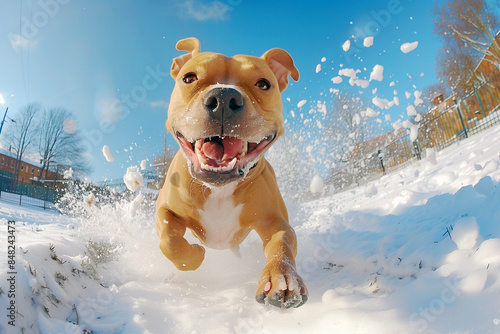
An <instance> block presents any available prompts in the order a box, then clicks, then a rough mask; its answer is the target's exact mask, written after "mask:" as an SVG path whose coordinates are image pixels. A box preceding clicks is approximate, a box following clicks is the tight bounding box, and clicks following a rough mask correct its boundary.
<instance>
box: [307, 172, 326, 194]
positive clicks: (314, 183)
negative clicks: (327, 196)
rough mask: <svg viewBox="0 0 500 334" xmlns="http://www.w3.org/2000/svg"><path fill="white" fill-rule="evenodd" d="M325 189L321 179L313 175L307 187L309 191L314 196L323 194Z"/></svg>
mask: <svg viewBox="0 0 500 334" xmlns="http://www.w3.org/2000/svg"><path fill="white" fill-rule="evenodd" d="M324 188H325V183H324V182H323V179H322V178H321V177H320V176H319V175H314V177H313V179H312V180H311V185H310V186H309V190H311V192H312V193H313V194H315V195H321V194H322V193H323V189H324Z"/></svg>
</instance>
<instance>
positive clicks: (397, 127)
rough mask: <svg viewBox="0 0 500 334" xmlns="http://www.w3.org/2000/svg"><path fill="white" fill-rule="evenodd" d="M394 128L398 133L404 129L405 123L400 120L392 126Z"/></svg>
mask: <svg viewBox="0 0 500 334" xmlns="http://www.w3.org/2000/svg"><path fill="white" fill-rule="evenodd" d="M392 127H393V128H394V130H396V131H397V130H399V129H401V128H402V127H403V123H401V120H399V119H398V120H397V121H396V122H394V124H392Z"/></svg>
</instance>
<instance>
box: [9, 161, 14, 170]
mask: <svg viewBox="0 0 500 334" xmlns="http://www.w3.org/2000/svg"><path fill="white" fill-rule="evenodd" d="M10 167H12V168H14V160H11V161H10Z"/></svg>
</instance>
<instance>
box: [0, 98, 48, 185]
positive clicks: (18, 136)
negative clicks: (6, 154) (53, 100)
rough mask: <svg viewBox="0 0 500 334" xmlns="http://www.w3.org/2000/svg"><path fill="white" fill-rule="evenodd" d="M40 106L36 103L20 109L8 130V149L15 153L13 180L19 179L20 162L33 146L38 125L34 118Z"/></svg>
mask: <svg viewBox="0 0 500 334" xmlns="http://www.w3.org/2000/svg"><path fill="white" fill-rule="evenodd" d="M41 109H42V106H41V105H40V104H38V103H31V104H28V105H27V106H26V107H24V108H22V109H21V110H20V111H19V113H18V114H17V115H16V116H15V117H14V122H15V123H14V126H12V128H10V129H11V130H10V131H9V135H8V141H9V145H10V147H11V148H12V149H13V150H14V152H15V153H16V165H15V169H14V179H15V180H18V178H19V168H20V165H21V160H22V159H23V156H24V155H25V153H27V152H29V149H30V148H31V146H32V145H33V144H34V141H35V139H36V136H37V134H38V125H37V123H36V118H37V117H36V116H37V115H38V114H39V113H40V111H41Z"/></svg>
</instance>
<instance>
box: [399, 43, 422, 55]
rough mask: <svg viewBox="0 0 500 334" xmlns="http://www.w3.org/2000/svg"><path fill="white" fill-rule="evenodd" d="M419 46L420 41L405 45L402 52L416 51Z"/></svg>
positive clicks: (402, 46)
mask: <svg viewBox="0 0 500 334" xmlns="http://www.w3.org/2000/svg"><path fill="white" fill-rule="evenodd" d="M417 46H418V41H416V42H412V43H404V44H403V45H401V51H402V52H403V53H408V52H411V51H413V50H415V49H416V48H417Z"/></svg>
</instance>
